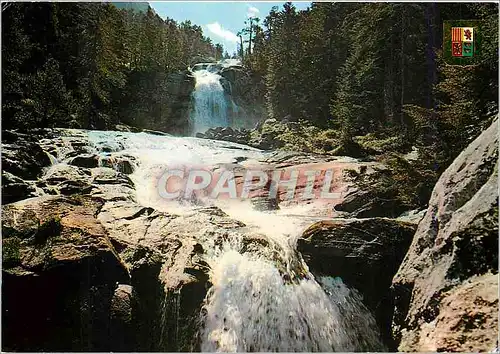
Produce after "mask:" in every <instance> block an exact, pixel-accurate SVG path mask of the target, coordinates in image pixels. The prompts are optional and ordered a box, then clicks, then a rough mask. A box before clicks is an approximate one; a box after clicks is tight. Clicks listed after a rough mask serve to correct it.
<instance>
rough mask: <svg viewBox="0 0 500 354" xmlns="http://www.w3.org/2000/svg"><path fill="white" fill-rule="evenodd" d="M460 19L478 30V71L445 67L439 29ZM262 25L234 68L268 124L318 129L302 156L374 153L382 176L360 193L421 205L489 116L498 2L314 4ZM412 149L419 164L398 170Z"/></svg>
mask: <svg viewBox="0 0 500 354" xmlns="http://www.w3.org/2000/svg"><path fill="white" fill-rule="evenodd" d="M467 19H471V20H479V21H481V28H480V31H481V43H480V48H479V49H480V62H479V63H478V64H476V65H469V66H452V65H448V64H446V62H445V61H444V60H443V52H442V49H441V48H443V45H442V44H443V43H442V41H443V21H445V20H467ZM262 23H263V28H262V31H255V30H254V33H261V34H262V35H260V36H256V37H255V39H254V50H253V52H252V54H249V53H248V51H247V55H246V57H245V63H246V64H247V65H248V66H249V67H251V68H252V69H253V71H254V72H256V73H257V74H258V75H260V77H261V78H262V80H263V81H264V82H265V95H266V104H267V110H268V114H269V117H271V118H274V119H277V120H282V119H286V120H287V121H290V120H292V121H303V122H304V121H305V122H306V125H311V124H312V125H314V126H316V127H319V128H321V129H322V130H323V132H324V133H325V134H319V133H317V132H316V133H313V134H312V135H310V136H309V137H305V139H306V140H307V141H310V142H315V143H313V146H312V149H313V150H319V151H320V152H324V150H328V151H330V152H331V153H334V154H340V155H344V154H347V155H351V156H366V155H367V154H370V155H373V154H374V153H375V154H377V155H379V159H380V160H382V161H383V162H384V163H385V164H386V165H389V166H391V169H390V171H391V172H390V173H385V175H384V176H385V177H384V178H380V176H377V177H376V179H377V181H366V182H367V184H371V185H372V186H373V188H376V189H379V190H380V191H381V192H383V193H382V194H387V193H386V192H387V189H388V188H392V189H393V190H392V192H391V193H392V194H393V196H395V198H397V199H399V201H400V202H401V203H403V204H405V205H407V206H414V207H418V206H422V205H424V204H425V203H426V201H427V199H428V195H429V192H430V189H431V188H432V186H433V184H434V182H435V181H436V179H437V178H438V176H439V175H440V173H441V172H442V171H443V170H444V169H445V168H446V167H447V166H448V165H449V164H450V163H451V161H452V160H453V159H454V158H455V157H456V156H457V155H458V154H459V153H460V151H462V150H463V149H464V148H465V147H466V146H467V145H468V143H469V142H470V141H471V140H473V139H474V138H475V137H476V136H477V135H478V134H479V133H480V132H481V130H483V129H484V127H485V126H486V125H488V124H489V123H491V119H492V118H493V117H494V116H495V114H497V113H498V5H497V4H491V3H490V4H488V3H462V4H459V3H457V4H451V3H437V4H436V3H313V4H312V6H311V7H310V8H309V9H308V10H305V11H297V10H296V9H295V8H294V6H293V5H292V4H291V3H286V4H285V5H284V6H283V8H282V9H281V10H280V9H278V8H277V7H275V8H273V10H272V11H271V12H270V14H269V15H268V16H267V17H266V18H265V19H264V21H262ZM309 130H310V131H313V130H311V129H310V128H309ZM280 136H281V135H280ZM302 140H303V139H302ZM319 141H324V142H325V144H324V145H321V144H318V142H319ZM300 144H301V145H303V146H304V147H306V148H307V149H308V150H309V149H311V146H310V145H311V144H303V143H300ZM295 147H296V148H298V146H297V144H295ZM318 147H319V149H318ZM412 147H415V148H416V149H417V151H418V158H417V159H416V160H415V161H409V162H405V163H401V161H406V160H405V159H404V158H402V156H403V155H402V154H404V153H407V152H409V151H410V150H411V149H412ZM322 150H323V151H322ZM396 186H399V187H396Z"/></svg>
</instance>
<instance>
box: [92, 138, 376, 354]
mask: <svg viewBox="0 0 500 354" xmlns="http://www.w3.org/2000/svg"><path fill="white" fill-rule="evenodd" d="M88 134H89V138H90V141H91V143H92V144H93V145H94V146H95V147H96V149H97V150H98V151H100V153H101V154H107V153H103V146H106V147H107V150H109V149H110V148H111V150H115V151H116V152H114V153H113V154H114V156H115V157H119V156H122V157H127V158H129V159H130V160H132V161H134V162H135V169H134V173H133V174H132V175H131V179H132V180H133V182H134V184H135V187H136V191H137V200H138V202H139V203H140V204H143V205H145V206H150V207H154V208H156V209H159V210H164V211H168V212H175V213H192V212H193V210H194V209H193V206H192V205H190V204H189V203H188V202H186V203H183V202H182V201H166V200H163V199H162V198H161V197H160V196H159V194H158V191H157V188H156V184H157V181H158V178H159V176H160V175H161V174H162V173H163V172H164V169H165V167H166V166H169V165H179V164H193V165H200V166H201V165H214V164H218V163H235V162H236V161H241V160H242V159H244V160H246V161H257V160H259V159H264V158H266V157H267V156H268V154H269V153H267V152H263V151H260V150H257V149H254V148H250V147H248V146H244V145H238V144H233V143H229V142H222V141H212V140H205V139H198V138H189V137H187V138H179V137H172V136H155V135H150V134H145V133H121V132H97V131H91V132H88ZM208 202H209V201H207V203H208ZM210 202H211V203H213V204H215V205H217V206H219V207H220V208H221V209H222V210H224V211H225V212H226V213H227V214H229V215H230V216H231V217H233V218H235V219H238V220H241V221H243V222H245V224H247V225H248V226H249V227H253V228H255V229H256V230H257V231H259V232H260V233H262V234H264V235H266V236H267V237H268V238H269V240H270V243H269V244H270V246H269V247H272V248H273V252H261V251H258V250H256V251H255V252H253V253H252V252H242V239H241V237H238V236H236V237H232V238H229V239H228V240H227V241H225V242H224V244H222V245H218V246H215V245H214V244H213V242H210V241H209V240H208V241H206V244H205V245H204V249H205V250H206V251H205V257H206V262H207V263H208V265H209V266H210V272H209V276H210V282H211V283H212V284H213V285H212V287H211V289H209V291H208V293H207V297H206V299H205V304H204V307H203V311H202V314H200V316H202V317H201V319H202V323H203V326H202V328H200V334H201V341H202V342H201V350H202V351H207V352H211V351H224V352H226V351H228V352H234V351H238V352H246V351H286V352H298V351H323V352H325V351H326V352H331V351H366V350H371V351H374V350H383V346H382V344H381V343H380V340H379V336H378V332H377V329H376V325H375V321H374V319H373V317H372V316H371V314H370V313H369V311H368V310H367V309H366V308H365V307H364V305H363V304H362V301H361V297H360V296H359V295H358V293H357V292H356V291H355V290H352V289H349V288H347V287H346V286H345V285H344V284H343V282H342V280H341V279H339V278H328V277H320V278H318V279H315V277H314V276H313V275H312V274H311V273H310V272H309V271H308V268H307V265H306V264H305V263H304V262H303V260H302V258H301V256H300V255H299V254H297V252H296V250H295V241H296V239H297V237H298V236H299V235H300V233H301V231H302V230H303V229H304V228H305V227H307V226H308V225H309V224H310V223H311V222H312V221H311V220H310V219H308V218H307V210H305V209H304V210H303V213H302V214H303V217H300V216H297V215H296V214H297V210H294V215H293V216H292V215H288V214H287V212H286V209H283V210H282V211H278V212H274V213H269V212H259V211H256V210H253V209H252V208H251V206H250V205H249V203H245V202H244V201H225V202H222V201H216V200H212V201H210ZM271 254H274V256H270V255H271Z"/></svg>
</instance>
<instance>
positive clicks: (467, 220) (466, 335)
mask: <svg viewBox="0 0 500 354" xmlns="http://www.w3.org/2000/svg"><path fill="white" fill-rule="evenodd" d="M497 159H498V122H497V121H495V122H494V123H493V124H492V125H491V126H490V127H489V128H488V129H487V130H486V131H484V132H483V133H482V134H481V135H480V136H479V137H478V138H477V139H475V140H474V141H473V142H472V143H471V144H470V145H469V146H468V147H467V148H466V149H465V150H464V151H463V152H462V153H461V154H460V155H459V156H458V157H457V158H456V159H455V161H454V162H453V163H452V164H451V165H450V167H448V169H447V170H446V171H445V172H444V173H443V174H442V176H441V177H440V179H439V181H438V182H437V184H436V186H435V187H434V190H433V192H432V197H431V199H430V202H429V207H428V209H427V212H426V214H425V217H424V219H423V220H422V221H421V222H420V224H419V226H418V229H417V232H416V234H415V237H414V239H413V242H412V244H411V247H410V249H409V251H408V254H407V255H406V257H405V259H404V261H403V263H402V265H401V267H400V269H399V270H398V272H397V274H396V276H395V277H394V280H393V292H394V299H395V314H394V319H393V332H394V337H395V339H396V341H397V343H398V344H399V346H398V349H399V350H401V351H468V352H476V351H489V350H492V349H493V348H495V346H496V344H497V339H498V275H497V274H498V184H497V183H498V162H497Z"/></svg>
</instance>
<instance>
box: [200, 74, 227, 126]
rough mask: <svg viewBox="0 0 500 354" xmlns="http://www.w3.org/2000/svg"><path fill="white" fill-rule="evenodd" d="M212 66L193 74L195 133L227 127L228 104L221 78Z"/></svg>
mask: <svg viewBox="0 0 500 354" xmlns="http://www.w3.org/2000/svg"><path fill="white" fill-rule="evenodd" d="M213 71H214V70H211V67H210V66H207V68H206V69H202V70H197V71H194V72H193V75H194V78H195V89H194V91H193V103H194V108H193V112H192V115H191V122H192V125H193V132H194V133H198V132H204V131H206V130H207V129H208V128H215V127H227V126H228V125H229V121H228V118H227V109H228V102H227V100H226V94H225V92H224V88H223V87H222V85H221V82H220V79H221V76H220V75H219V74H217V73H216V72H213Z"/></svg>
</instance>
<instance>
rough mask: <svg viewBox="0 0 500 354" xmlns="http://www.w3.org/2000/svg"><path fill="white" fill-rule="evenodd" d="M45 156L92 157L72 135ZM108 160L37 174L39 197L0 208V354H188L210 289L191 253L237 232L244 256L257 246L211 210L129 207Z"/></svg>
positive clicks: (128, 195)
mask: <svg viewBox="0 0 500 354" xmlns="http://www.w3.org/2000/svg"><path fill="white" fill-rule="evenodd" d="M62 135H64V134H62ZM40 145H43V146H45V147H48V146H49V143H48V142H47V141H44V142H42V143H40ZM50 146H51V151H52V153H53V154H54V158H57V159H58V160H60V161H62V160H64V161H67V162H70V163H74V161H75V160H76V161H79V160H80V158H81V159H85V160H87V159H91V160H93V159H94V158H95V157H94V155H89V151H90V150H91V149H89V148H88V146H89V143H88V140H87V138H86V137H85V136H84V135H80V134H79V133H78V132H70V133H69V135H68V134H67V135H65V136H61V137H59V138H54V139H53V141H52V144H50ZM103 148H105V147H103ZM109 149H110V151H113V150H115V149H116V147H114V146H110V147H109ZM80 161H83V160H80ZM123 161H126V160H123ZM108 162H109V163H110V164H111V165H112V166H113V167H114V168H110V167H92V166H94V164H93V163H92V164H87V163H83V162H82V163H78V165H79V166H75V165H72V164H67V163H64V164H55V165H53V166H50V167H47V168H46V169H44V172H43V175H41V176H40V177H39V178H38V180H37V181H33V182H34V183H35V185H36V186H37V188H39V189H40V190H41V191H42V193H41V194H43V195H40V196H34V197H33V198H29V199H25V198H27V197H30V196H31V195H29V194H26V193H25V191H24V190H23V192H22V193H19V194H17V195H16V198H17V199H21V200H18V201H16V202H12V203H9V204H6V205H4V206H3V210H2V213H3V215H2V217H3V218H2V234H3V240H2V245H3V247H2V248H3V270H2V271H3V278H2V281H3V284H2V286H3V289H2V292H3V305H4V306H3V316H2V320H3V323H2V324H3V333H4V335H3V345H4V346H3V348H4V349H6V350H9V351H167V352H169V351H170V352H174V351H199V338H198V337H197V331H198V328H199V323H198V321H199V320H200V311H201V306H202V302H203V300H204V299H205V296H206V292H207V290H208V288H209V286H210V284H209V282H208V281H209V280H208V279H209V277H208V270H209V267H208V266H207V264H206V263H205V261H204V257H203V255H204V252H205V250H204V248H203V246H202V244H203V243H205V242H214V243H216V244H221V243H222V241H223V240H224V239H226V238H227V237H230V236H231V235H235V234H238V235H241V237H242V238H243V240H244V241H243V245H244V247H246V249H248V251H254V250H255V248H256V247H257V248H262V247H265V243H261V241H260V240H261V238H260V237H259V236H258V235H255V234H253V233H248V230H245V229H244V226H245V225H244V224H243V223H241V222H238V221H236V220H232V219H230V218H229V217H228V216H227V215H226V214H225V213H223V212H222V211H221V210H220V209H217V208H203V207H202V208H199V209H197V210H196V212H195V213H193V214H192V215H186V216H181V215H175V214H171V213H165V212H160V211H158V210H155V209H153V208H149V207H144V206H142V205H139V204H138V203H137V202H136V193H135V190H134V184H133V182H132V181H131V179H130V178H129V177H128V175H127V174H126V173H129V172H130V171H123V172H122V171H121V168H120V165H116V164H115V165H113V164H112V163H111V162H114V161H113V160H112V161H108ZM5 173H8V172H5ZM11 179H12V180H13V181H14V182H15V183H22V181H23V180H21V179H20V178H11Z"/></svg>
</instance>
